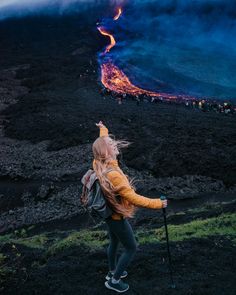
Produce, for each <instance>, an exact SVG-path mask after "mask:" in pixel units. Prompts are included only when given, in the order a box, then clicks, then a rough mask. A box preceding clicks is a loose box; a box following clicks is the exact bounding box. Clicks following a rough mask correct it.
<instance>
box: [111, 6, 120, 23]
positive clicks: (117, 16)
mask: <svg viewBox="0 0 236 295" xmlns="http://www.w3.org/2000/svg"><path fill="white" fill-rule="evenodd" d="M121 14H122V8H121V7H119V8H118V11H117V14H116V15H115V16H114V18H113V19H114V20H118V19H119V17H120V16H121Z"/></svg>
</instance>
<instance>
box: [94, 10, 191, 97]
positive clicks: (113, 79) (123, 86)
mask: <svg viewBox="0 0 236 295" xmlns="http://www.w3.org/2000/svg"><path fill="white" fill-rule="evenodd" d="M121 14H122V9H121V8H119V9H118V12H117V14H116V15H115V17H114V18H113V19H114V20H118V19H119V17H120V16H121ZM98 30H99V32H100V33H101V34H102V35H104V36H108V37H109V38H110V44H109V45H108V46H107V47H106V49H105V52H104V53H103V56H104V55H105V54H106V53H108V52H109V51H110V50H111V48H113V47H114V46H115V45H116V41H115V38H114V37H113V35H112V34H110V33H108V32H107V31H106V29H105V28H103V27H98ZM101 82H102V84H103V85H104V86H105V87H106V88H107V89H109V90H111V91H114V92H116V93H119V94H129V95H142V94H144V95H147V96H151V97H164V98H167V99H173V100H175V99H177V98H178V97H180V96H176V95H170V94H166V93H158V92H153V91H149V90H144V89H142V88H139V87H137V86H135V85H133V84H132V83H131V81H130V80H129V78H128V77H127V76H126V75H125V73H124V72H123V71H122V70H120V69H119V68H118V67H117V66H116V65H114V63H113V62H112V61H111V59H110V58H109V59H106V60H104V61H103V63H102V65H101ZM182 98H183V97H182ZM188 99H191V98H190V97H188Z"/></svg>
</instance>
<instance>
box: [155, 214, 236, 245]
mask: <svg viewBox="0 0 236 295" xmlns="http://www.w3.org/2000/svg"><path fill="white" fill-rule="evenodd" d="M168 233H169V238H170V240H171V241H183V240H186V239H190V238H204V237H208V236H213V235H225V236H229V237H230V238H232V240H233V239H234V238H235V237H236V214H222V215H220V216H218V217H214V218H208V219H205V220H202V219H197V220H194V221H192V222H189V223H185V224H181V225H168ZM154 235H156V236H158V238H159V239H160V240H163V239H164V238H165V234H164V227H162V228H160V229H156V230H155V232H154Z"/></svg>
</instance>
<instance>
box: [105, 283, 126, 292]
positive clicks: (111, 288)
mask: <svg viewBox="0 0 236 295" xmlns="http://www.w3.org/2000/svg"><path fill="white" fill-rule="evenodd" d="M105 286H106V287H107V288H108V289H110V290H114V291H116V292H118V293H124V292H126V291H128V290H129V286H128V288H127V289H125V290H123V291H120V290H117V289H115V288H113V287H111V286H110V285H109V284H108V282H105Z"/></svg>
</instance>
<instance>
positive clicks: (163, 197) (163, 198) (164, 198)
mask: <svg viewBox="0 0 236 295" xmlns="http://www.w3.org/2000/svg"><path fill="white" fill-rule="evenodd" d="M160 200H161V201H165V200H166V196H161V197H160ZM162 210H163V212H165V211H166V208H162Z"/></svg>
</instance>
